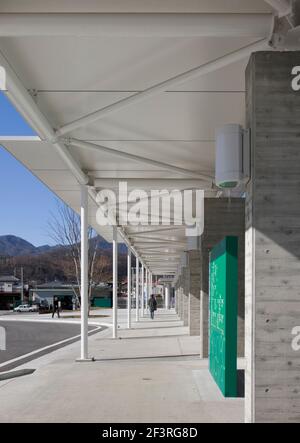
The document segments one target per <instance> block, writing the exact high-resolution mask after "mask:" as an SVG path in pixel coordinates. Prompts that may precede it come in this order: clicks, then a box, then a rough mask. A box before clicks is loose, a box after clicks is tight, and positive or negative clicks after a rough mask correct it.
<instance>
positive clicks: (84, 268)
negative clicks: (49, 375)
mask: <svg viewBox="0 0 300 443" xmlns="http://www.w3.org/2000/svg"><path fill="white" fill-rule="evenodd" d="M80 216H81V227H80V230H81V289H80V299H81V301H80V305H81V354H80V360H83V361H84V360H88V309H89V306H88V304H89V300H88V188H87V186H85V185H82V186H81V209H80Z"/></svg>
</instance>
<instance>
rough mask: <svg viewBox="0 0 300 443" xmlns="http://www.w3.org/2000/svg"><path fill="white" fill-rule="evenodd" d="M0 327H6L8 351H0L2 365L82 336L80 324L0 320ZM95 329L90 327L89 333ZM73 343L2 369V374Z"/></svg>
mask: <svg viewBox="0 0 300 443" xmlns="http://www.w3.org/2000/svg"><path fill="white" fill-rule="evenodd" d="M0 327H4V328H5V331H6V351H2V350H0V364H2V363H4V362H6V361H9V360H12V359H15V358H17V357H20V356H22V355H25V354H28V353H30V352H33V351H36V350H38V349H41V348H43V347H45V346H49V345H53V344H55V343H57V342H59V341H62V340H65V339H68V338H71V337H74V336H76V335H79V334H80V325H79V324H78V325H76V324H66V323H62V324H59V323H57V322H55V323H53V324H51V323H39V322H34V321H33V322H30V321H24V322H22V321H1V320H0ZM94 329H95V326H90V327H89V331H93V330H94ZM77 340H79V338H78V339H75V340H73V341H77ZM73 341H69V342H67V343H66V344H62V345H57V346H55V347H53V348H51V349H50V350H44V351H41V352H39V353H38V354H36V355H34V356H32V357H28V358H26V359H25V358H24V360H21V361H18V362H16V363H12V364H10V365H5V366H3V367H0V372H3V371H7V370H10V369H13V368H14V367H17V366H19V365H20V364H24V363H26V362H28V361H30V360H33V359H35V358H37V357H41V356H42V355H45V354H47V353H49V352H52V351H53V350H56V349H59V348H61V347H63V346H66V345H68V344H70V343H72V342H73Z"/></svg>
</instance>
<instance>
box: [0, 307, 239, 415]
mask: <svg viewBox="0 0 300 443" xmlns="http://www.w3.org/2000/svg"><path fill="white" fill-rule="evenodd" d="M105 312H106V314H107V315H109V317H107V318H104V319H99V323H100V322H102V320H103V323H105V324H106V325H109V324H111V311H105ZM101 313H103V314H104V311H101ZM133 318H134V316H133ZM119 319H120V330H119V339H117V340H113V339H111V328H108V329H106V330H104V331H103V332H100V333H98V334H96V335H94V336H92V337H90V339H89V343H90V354H91V355H92V356H94V357H95V359H96V361H95V362H93V363H92V362H91V363H76V362H75V359H76V357H78V355H79V343H74V344H72V345H69V346H67V347H65V348H63V349H60V350H58V351H55V352H53V353H51V354H49V355H47V356H43V357H41V358H39V359H37V360H34V361H32V362H30V363H28V364H26V365H23V366H22V367H19V368H18V369H24V368H27V369H28V368H30V369H31V368H32V369H36V371H35V372H34V373H33V374H32V375H27V376H24V377H21V378H15V379H10V380H6V381H2V382H1V381H0V422H15V421H18V422H78V421H80V422H106V423H108V422H118V423H126V422H135V423H139V422H145V423H147V422H148V423H159V422H168V423H176V422H198V423H201V422H242V421H243V407H244V405H243V403H244V401H243V400H242V399H226V400H225V399H223V397H222V396H221V394H220V393H219V391H218V389H217V387H216V385H215V383H214V382H213V380H212V379H211V377H210V375H209V372H208V369H207V361H205V360H200V359H199V357H198V352H199V337H190V336H189V335H188V331H187V328H185V327H183V326H182V323H181V321H179V320H178V318H177V316H176V314H175V313H174V311H165V310H160V311H159V312H158V315H157V317H156V319H155V320H154V321H152V320H151V319H150V318H149V317H148V316H147V317H145V318H142V319H141V321H140V322H139V323H135V322H133V324H132V326H133V328H132V329H131V330H126V311H123V310H122V311H121V310H120V311H119ZM64 321H66V320H64ZM93 322H95V320H93Z"/></svg>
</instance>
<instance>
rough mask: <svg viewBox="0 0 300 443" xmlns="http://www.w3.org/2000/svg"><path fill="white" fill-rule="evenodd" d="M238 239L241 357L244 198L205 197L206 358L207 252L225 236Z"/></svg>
mask: <svg viewBox="0 0 300 443" xmlns="http://www.w3.org/2000/svg"><path fill="white" fill-rule="evenodd" d="M230 235H232V236H237V237H238V238H239V261H238V267H239V282H238V294H239V296H238V355H239V356H244V343H245V329H244V327H245V326H244V321H245V284H244V282H245V271H244V268H245V200H244V199H242V198H232V199H228V198H219V199H216V198H215V199H211V198H208V199H205V202H204V232H203V234H202V236H201V246H200V248H201V259H202V261H201V275H200V278H201V294H200V356H201V357H202V358H207V357H208V340H209V337H208V324H209V323H208V316H209V297H208V294H209V253H210V251H211V250H212V248H213V247H214V246H215V245H217V244H218V243H219V242H220V241H221V240H223V238H224V237H225V236H230Z"/></svg>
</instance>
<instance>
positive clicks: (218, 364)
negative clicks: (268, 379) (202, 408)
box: [209, 237, 238, 397]
mask: <svg viewBox="0 0 300 443" xmlns="http://www.w3.org/2000/svg"><path fill="white" fill-rule="evenodd" d="M209 267H210V269H209V272H210V274H209V298H210V321H209V324H210V337H209V369H210V372H211V374H212V376H213V378H214V379H215V381H216V383H217V385H218V386H219V388H220V389H221V391H222V393H223V395H224V396H225V397H236V396H237V304H238V238H237V237H226V238H225V239H224V240H223V241H222V242H221V243H219V244H218V245H217V246H216V247H215V248H214V249H213V250H212V252H211V254H210V264H209Z"/></svg>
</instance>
